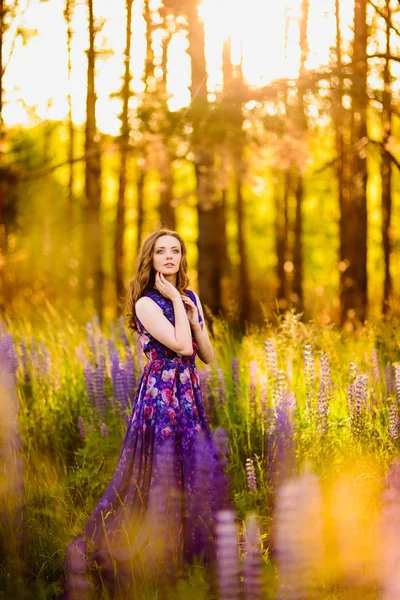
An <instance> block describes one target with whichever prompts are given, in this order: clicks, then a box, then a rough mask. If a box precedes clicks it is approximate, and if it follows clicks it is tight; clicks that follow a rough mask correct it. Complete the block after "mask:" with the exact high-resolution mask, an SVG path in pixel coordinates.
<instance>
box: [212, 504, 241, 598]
mask: <svg viewBox="0 0 400 600" xmlns="http://www.w3.org/2000/svg"><path fill="white" fill-rule="evenodd" d="M215 529H216V532H215V533H216V551H217V578H218V589H219V598H220V600H239V598H240V585H239V556H238V545H237V537H238V528H237V524H236V520H235V512H234V511H233V510H220V511H218V513H217V515H216V528H215Z"/></svg>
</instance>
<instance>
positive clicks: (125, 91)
mask: <svg viewBox="0 0 400 600" xmlns="http://www.w3.org/2000/svg"><path fill="white" fill-rule="evenodd" d="M132 4H133V0H126V3H125V7H126V26H125V53H124V63H125V71H124V78H123V85H122V112H121V134H120V137H119V147H120V169H119V186H118V200H117V218H116V227H115V241H114V269H115V288H116V294H117V313H118V315H120V314H121V312H122V302H121V304H120V302H119V300H120V299H122V298H123V294H124V291H125V286H124V234H125V196H126V185H127V181H126V175H127V173H126V171H127V159H128V152H129V133H130V126H129V98H130V95H131V90H130V84H131V79H132V76H131V71H130V59H131V37H132Z"/></svg>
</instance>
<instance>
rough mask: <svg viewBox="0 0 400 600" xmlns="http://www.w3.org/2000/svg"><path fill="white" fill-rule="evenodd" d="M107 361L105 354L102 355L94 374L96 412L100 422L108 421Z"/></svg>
mask: <svg viewBox="0 0 400 600" xmlns="http://www.w3.org/2000/svg"><path fill="white" fill-rule="evenodd" d="M106 377H107V373H106V359H105V356H104V354H100V356H99V362H98V364H97V367H96V368H95V371H94V374H93V380H94V391H95V412H96V413H97V417H98V419H99V420H105V419H106V397H105V382H106Z"/></svg>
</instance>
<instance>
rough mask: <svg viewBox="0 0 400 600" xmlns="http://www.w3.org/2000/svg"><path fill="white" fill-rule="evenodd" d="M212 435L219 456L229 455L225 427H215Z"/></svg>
mask: <svg viewBox="0 0 400 600" xmlns="http://www.w3.org/2000/svg"><path fill="white" fill-rule="evenodd" d="M213 437H214V441H215V445H216V447H217V452H218V454H219V455H220V456H224V457H227V456H228V455H229V440H228V434H227V432H226V429H224V428H223V427H218V428H217V429H215V431H214V434H213Z"/></svg>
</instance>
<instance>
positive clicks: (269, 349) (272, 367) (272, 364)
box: [264, 341, 278, 380]
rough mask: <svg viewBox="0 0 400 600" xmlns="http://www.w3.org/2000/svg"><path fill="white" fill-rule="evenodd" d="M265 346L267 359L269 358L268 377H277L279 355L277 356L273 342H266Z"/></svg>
mask: <svg viewBox="0 0 400 600" xmlns="http://www.w3.org/2000/svg"><path fill="white" fill-rule="evenodd" d="M264 348H265V355H266V360H267V371H268V377H269V378H270V379H273V380H274V379H275V378H276V376H277V371H278V367H277V364H278V361H277V357H276V352H275V348H274V346H273V344H272V342H269V341H267V342H264Z"/></svg>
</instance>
